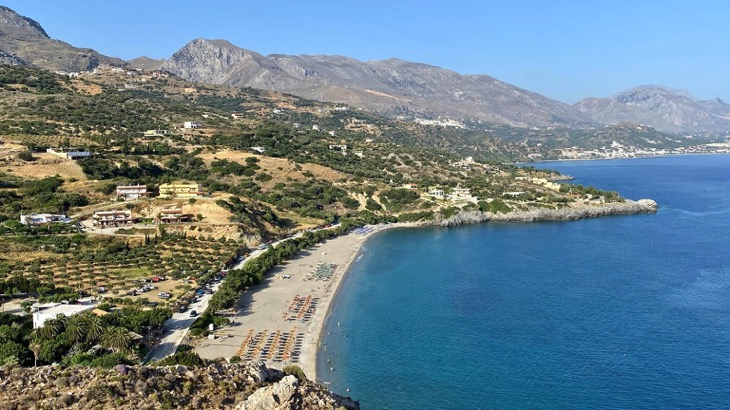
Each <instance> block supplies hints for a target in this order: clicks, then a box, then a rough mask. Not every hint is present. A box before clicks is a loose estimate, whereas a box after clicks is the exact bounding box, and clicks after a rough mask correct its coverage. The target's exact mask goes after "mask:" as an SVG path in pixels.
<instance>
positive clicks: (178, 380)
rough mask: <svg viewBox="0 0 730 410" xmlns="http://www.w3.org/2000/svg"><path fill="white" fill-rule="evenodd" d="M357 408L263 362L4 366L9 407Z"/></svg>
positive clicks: (0, 409) (2, 398)
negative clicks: (192, 365) (109, 366)
mask: <svg viewBox="0 0 730 410" xmlns="http://www.w3.org/2000/svg"><path fill="white" fill-rule="evenodd" d="M41 408H42V409H91V408H95V409H97V408H98V409H117V410H126V409H159V408H174V409H246V410H253V409H333V410H334V409H340V408H345V409H357V408H359V406H358V405H357V403H355V402H354V401H352V400H350V399H346V398H342V397H339V396H337V395H334V394H332V393H331V392H329V391H328V390H327V389H326V388H324V387H321V386H319V385H317V384H315V383H312V382H308V381H305V382H300V381H298V380H297V379H296V378H295V377H294V376H285V375H284V374H283V373H282V372H281V371H279V370H276V369H270V368H267V367H266V366H264V365H263V364H261V363H251V362H249V363H235V364H233V363H231V364H228V363H213V364H210V365H208V366H205V367H197V368H188V367H185V366H168V367H146V366H130V367H126V366H121V367H120V368H117V369H92V368H85V367H73V368H64V367H52V366H44V367H38V368H15V369H7V368H0V410H4V409H41Z"/></svg>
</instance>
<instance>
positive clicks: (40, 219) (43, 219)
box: [20, 214, 71, 226]
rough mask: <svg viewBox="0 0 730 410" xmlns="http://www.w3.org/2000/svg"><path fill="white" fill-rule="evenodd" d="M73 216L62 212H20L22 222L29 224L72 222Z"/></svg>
mask: <svg viewBox="0 0 730 410" xmlns="http://www.w3.org/2000/svg"><path fill="white" fill-rule="evenodd" d="M70 222H71V218H69V217H67V216H66V215H61V214H27V215H23V214H20V223H22V224H23V225H28V226H36V225H45V224H49V223H66V224H67V223H70Z"/></svg>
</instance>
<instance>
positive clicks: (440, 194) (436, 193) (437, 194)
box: [426, 188, 446, 199]
mask: <svg viewBox="0 0 730 410" xmlns="http://www.w3.org/2000/svg"><path fill="white" fill-rule="evenodd" d="M426 195H427V196H430V197H431V198H435V199H446V193H445V192H444V190H443V189H438V188H432V189H430V190H429V191H428V192H426Z"/></svg>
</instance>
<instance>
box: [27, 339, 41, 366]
mask: <svg viewBox="0 0 730 410" xmlns="http://www.w3.org/2000/svg"><path fill="white" fill-rule="evenodd" d="M41 346H42V345H41V341H40V338H39V336H38V332H36V331H33V334H32V338H31V341H30V344H29V345H28V349H30V351H31V352H33V367H36V366H38V355H39V354H40V353H41Z"/></svg>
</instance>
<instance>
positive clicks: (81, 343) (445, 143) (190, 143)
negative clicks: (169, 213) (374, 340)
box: [0, 67, 662, 400]
mask: <svg viewBox="0 0 730 410" xmlns="http://www.w3.org/2000/svg"><path fill="white" fill-rule="evenodd" d="M140 75H144V73H141V74H140ZM127 81H128V79H127V78H126V77H123V76H120V77H114V76H112V75H110V76H98V77H97V76H91V75H90V76H88V77H85V78H83V79H81V80H69V79H67V78H65V77H61V76H58V75H56V74H52V73H49V72H47V71H43V70H39V69H34V68H27V67H0V105H2V106H3V110H0V135H2V136H3V141H4V142H5V141H7V142H8V143H14V144H21V145H20V147H21V149H17V147H18V145H15V146H14V147H13V151H11V152H13V155H8V156H7V157H6V158H1V159H2V161H4V165H6V166H4V167H3V169H4V170H6V171H5V172H4V173H0V244H2V246H3V248H4V249H5V250H6V252H5V253H4V255H2V256H0V294H3V295H9V296H16V295H24V296H26V295H28V294H30V295H34V297H35V296H37V299H38V301H41V302H42V301H61V300H74V299H76V298H78V296H79V295H80V294H92V295H103V296H106V298H105V299H104V302H105V303H104V304H103V305H102V306H103V307H104V308H105V309H107V310H108V311H109V314H108V315H105V316H103V317H97V316H94V315H90V314H82V315H77V316H73V317H71V318H57V319H53V320H52V321H51V322H50V323H49V326H46V327H44V328H43V329H41V330H38V331H33V330H32V329H30V325H29V323H28V322H27V320H25V321H24V319H20V318H15V317H9V316H5V315H0V363H7V364H19V365H30V364H32V363H35V362H37V363H42V364H46V363H53V362H60V363H64V364H69V365H86V366H101V367H109V366H113V365H115V364H120V363H134V362H136V361H137V360H138V358H139V355H140V354H142V353H143V352H144V348H145V347H144V346H143V344H144V343H140V342H139V341H136V340H135V339H136V338H137V337H136V336H134V335H131V334H130V333H129V332H130V331H132V332H134V333H137V334H140V335H142V336H143V337H144V338H147V337H148V336H149V335H151V334H152V333H154V330H155V329H156V328H159V326H161V324H162V323H163V322H164V320H165V319H166V318H167V317H169V316H170V314H171V310H170V309H169V308H177V307H178V306H179V304H182V303H186V302H189V300H190V298H191V297H192V293H193V292H194V290H193V287H194V286H195V284H193V283H192V282H194V281H197V282H198V283H202V281H204V280H206V279H209V278H210V277H212V276H214V275H217V274H218V272H219V271H220V270H221V269H222V268H224V267H225V266H228V265H229V264H230V263H231V262H232V261H233V260H235V258H236V257H237V256H238V255H241V254H243V253H245V252H246V245H247V244H252V243H254V244H255V243H256V241H259V240H260V241H262V242H263V241H268V240H269V239H280V238H283V237H284V236H286V235H289V234H291V233H293V231H301V230H303V229H306V228H309V227H312V226H315V225H323V224H330V223H338V222H339V226H337V227H336V228H332V229H324V230H316V231H307V232H305V233H304V234H303V235H302V236H301V237H299V238H296V239H290V240H287V241H285V242H283V243H281V244H280V245H278V246H276V247H271V248H269V249H268V250H267V251H266V252H264V253H263V254H262V255H261V256H260V257H258V258H256V259H254V260H249V261H248V262H247V263H246V264H245V265H244V266H243V267H242V268H241V269H238V270H232V271H230V272H228V274H227V278H226V280H225V281H224V282H223V284H222V285H221V286H220V288H219V290H218V291H217V292H216V293H215V294H214V295H213V296H212V298H211V302H210V305H209V310H207V311H206V312H203V313H202V314H201V315H200V317H199V318H198V319H197V320H196V322H195V323H194V325H193V326H192V328H191V331H190V334H191V335H192V336H203V335H205V334H207V332H208V330H207V327H208V325H209V324H211V323H213V324H215V325H216V326H221V325H224V324H225V321H226V319H225V318H222V317H220V316H216V315H215V312H216V311H218V310H221V309H225V308H229V307H231V306H233V305H234V303H235V301H236V300H237V299H238V296H239V295H240V293H241V292H243V291H245V290H246V289H248V288H250V287H251V286H253V285H256V284H258V283H261V282H262V281H263V280H264V279H265V277H266V275H267V272H269V271H270V269H271V268H272V267H274V266H276V265H277V264H279V263H281V262H282V261H284V260H286V259H287V258H290V257H291V256H293V255H295V254H296V253H298V252H300V251H301V250H303V249H307V248H309V247H311V246H312V245H314V244H316V243H318V242H320V241H323V240H326V239H328V238H331V237H333V236H336V235H340V234H343V233H346V232H348V231H349V230H350V229H352V228H353V227H355V226H360V225H363V224H376V223H384V222H395V221H400V222H420V221H428V220H432V219H434V217H435V215H436V213H437V212H438V213H440V214H441V215H442V216H443V217H444V218H449V217H451V216H454V215H456V214H457V213H458V212H460V211H461V210H476V209H479V210H481V211H483V212H492V213H507V212H510V211H513V210H522V209H530V208H551V209H554V208H556V207H562V206H568V204H569V203H571V202H573V201H598V202H600V201H608V202H610V201H620V200H621V198H620V197H619V196H618V194H616V193H615V192H604V191H600V190H597V189H596V188H593V187H587V188H586V187H582V186H580V185H563V186H561V188H560V191H559V192H556V191H555V190H552V189H548V188H546V187H544V186H541V185H539V184H536V183H533V182H529V180H531V179H533V178H538V179H545V180H549V179H551V178H550V177H551V176H554V174H551V173H550V172H548V171H541V170H537V169H529V168H526V169H519V168H518V167H516V166H514V165H511V164H505V163H503V162H504V161H505V160H509V159H513V158H518V157H519V158H526V157H527V155H528V154H532V153H535V152H538V151H539V152H541V153H543V154H544V155H548V153H549V152H552V151H550V150H555V149H557V148H559V147H561V146H566V145H565V144H578V143H579V142H578V141H577V139H576V138H577V137H575V136H574V135H578V134H577V133H574V134H572V135H569V136H567V137H563V136H562V134H560V136H559V138H558V137H557V136H556V135H557V134H558V131H555V132H552V131H550V132H548V131H546V130H523V129H514V128H511V127H506V126H492V125H490V124H474V127H472V128H466V129H460V128H452V127H430V126H424V125H418V124H413V123H408V122H402V121H398V120H393V119H388V118H385V117H381V116H378V115H375V114H369V113H366V112H362V111H359V110H347V111H334V110H331V109H330V108H331V106H330V105H328V104H326V103H318V102H314V101H308V100H303V99H298V98H295V97H291V96H277V95H275V94H272V93H264V92H260V91H256V90H252V89H239V90H233V89H227V88H221V87H216V86H210V85H202V84H196V85H195V88H196V92H195V93H186V92H183V91H181V90H183V89H184V88H186V87H189V86H190V84H188V83H185V82H183V81H180V80H177V79H175V78H172V77H171V78H167V79H157V78H153V77H151V76H150V77H149V78H147V79H146V81H144V82H140V83H139V87H138V88H137V89H134V90H125V87H124V84H126V83H127ZM121 90H124V91H121ZM284 100H285V101H284ZM282 102H284V103H282ZM282 107H285V108H282ZM231 113H236V114H237V115H236V117H237V118H236V119H233V118H232V117H231V115H230V114H231ZM200 118H204V120H201V121H203V126H202V127H201V128H200V129H196V130H182V129H181V124H182V122H183V121H189V120H191V119H200ZM147 130H162V131H161V132H159V133H147V134H145V133H144V131H147ZM560 132H563V131H560ZM582 132H583V134H580V135H581V136H582V137H586V139H587V140H590V141H591V142H589V143H586V144H594V145H598V144H599V142H597V141H598V140H601V141H603V142H604V143H605V141H606V140H607V138H619V137H621V136H623V137H622V138H624V139H632V140H633V139H635V140H636V141H639V140H641V139H642V138H646V137H647V135H648V134H647V133H638V134H637V133H635V132H634V131H631V132H630V130H629V129H626V130H619V131H617V130H613V131H611V130H601V131H596V132H593V133H592V134H591V138H593V139H591V138H588V135H587V134H586V133H590V132H589V131H582ZM619 132H620V133H622V134H621V135H618V134H616V133H619ZM151 134H154V135H151ZM651 136H652V138H656V139H657V140H661V139H660V138H662V136H661V135H653V134H651ZM551 138H557V140H559V141H562V142H555V143H553V142H551V141H549V140H550V139H551ZM596 138H597V139H596ZM538 144H540V145H538ZM342 145H346V146H347V149H341V146H342ZM537 146H539V147H541V148H540V149H539V150H537V148H535V147H537ZM22 147H25V148H22ZM48 147H67V148H72V147H73V148H79V149H89V150H91V151H93V152H94V155H93V157H91V158H85V159H81V160H79V161H78V162H75V163H71V162H66V163H64V164H62V165H59V166H58V167H56V168H53V170H52V171H51V172H50V173H49V172H48V170H47V167H48V161H46V157H47V154H42V153H40V152H41V151H42V150H44V149H45V148H48ZM253 147H262V148H263V154H261V155H259V154H254V153H253V152H254V151H253V150H252V148H253ZM26 148H27V149H26ZM260 151H261V150H260V149H259V148H256V152H260ZM18 152H19V153H18ZM16 153H17V154H16ZM467 156H468V157H473V158H474V160H473V161H466V165H464V161H463V159H464V157H467ZM38 158H41V160H38ZM54 161H61V160H60V159H54ZM44 166H45V167H46V168H45V169H44ZM53 166H54V167H55V163H54V164H53ZM20 168H23V169H24V172H15V170H17V169H20ZM56 169H58V172H59V173H62V172H74V173H71V174H64V175H53V174H54V173H55V172H56ZM69 169H71V170H74V171H69ZM78 169H80V170H81V172H83V174H84V175H85V176H86V177H87V178H88V180H86V179H85V178H83V177H80V176H79V175H78V172H79V171H78ZM20 175H38V177H24V176H20ZM47 175H53V176H47ZM518 177H523V178H518ZM179 181H187V182H194V183H199V184H201V185H202V186H203V188H204V190H205V191H207V192H210V193H211V196H210V197H202V198H197V199H196V198H193V199H185V200H169V201H162V200H157V199H151V200H143V201H129V202H126V203H124V204H121V203H115V202H114V200H110V197H111V196H113V195H114V193H115V189H116V186H117V185H121V184H147V185H148V188H149V190H150V191H152V192H153V193H156V190H157V188H156V187H157V186H159V184H162V183H169V182H179ZM404 184H407V185H404ZM404 186H406V187H409V188H413V189H405V188H403V187H404ZM455 188H468V189H469V190H470V193H471V195H475V196H478V198H479V199H480V200H479V202H478V204H473V203H471V202H467V201H465V200H452V199H445V198H434V197H432V196H429V195H427V192H428V191H429V190H430V189H438V190H443V191H444V192H446V193H447V194H448V193H452V192H454V189H455ZM555 189H557V188H555ZM516 193H518V194H516ZM361 201H363V202H364V203H361ZM169 205H173V206H177V207H184V208H185V209H186V210H185V212H190V215H191V219H192V222H191V223H189V224H170V225H164V226H163V225H159V226H158V225H156V224H154V222H153V221H154V219H155V217H156V215H154V214H155V213H159V212H160V211H159V210H160V209H161V207H163V206H169ZM98 209H129V210H131V211H132V212H134V213H135V215H138V214H144V218H145V223H148V224H149V225H145V226H144V227H143V228H137V227H134V228H122V229H120V230H119V231H117V234H118V235H117V236H113V237H107V236H102V235H98V232H91V233H82V232H80V230H79V229H78V227H77V226H76V224H75V223H74V224H47V225H44V226H35V227H31V226H25V225H22V224H21V223H20V222H19V220H18V216H19V215H20V214H21V213H26V214H27V213H31V212H32V213H42V212H48V213H64V214H68V215H76V216H78V218H80V219H89V218H91V215H92V213H93V211H95V210H98ZM158 215H159V214H158ZM221 215H222V216H221ZM122 235H126V236H122ZM188 235H190V237H188ZM150 276H158V277H161V276H165V277H168V278H174V279H179V280H180V284H179V285H178V286H179V287H176V288H175V291H174V293H175V296H174V299H173V300H166V301H163V302H162V303H163V304H167V308H154V309H143V308H142V306H143V305H145V302H146V299H144V298H143V297H136V299H133V298H127V297H126V296H125V294H126V293H127V292H130V290H134V289H138V288H139V286H140V284H141V282H140V281H141V280H143V278H144V277H148V280H151V279H149V277H150ZM131 293H134V292H131ZM112 304H116V305H117V308H116V309H111V305H112ZM44 329H45V330H44ZM96 345H99V346H101V347H100V348H92V347H93V346H96ZM166 363H169V364H186V365H198V364H200V363H202V361H201V360H200V358H199V357H197V355H195V354H194V353H192V352H191V351H188V350H185V349H182V350H181V351H179V352H178V354H176V355H175V356H173V357H172V358H169V360H168V361H167V362H166ZM297 369H298V368H296V367H292V368H290V369H289V372H290V373H289V374H295V375H296V376H297V377H299V378H300V379H301V380H305V379H306V378H305V376H304V374H303V373H302V372H301V369H298V370H297ZM165 397H166V396H165ZM162 399H164V397H163V395H161V396H160V400H162ZM165 400H166V399H165Z"/></svg>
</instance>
